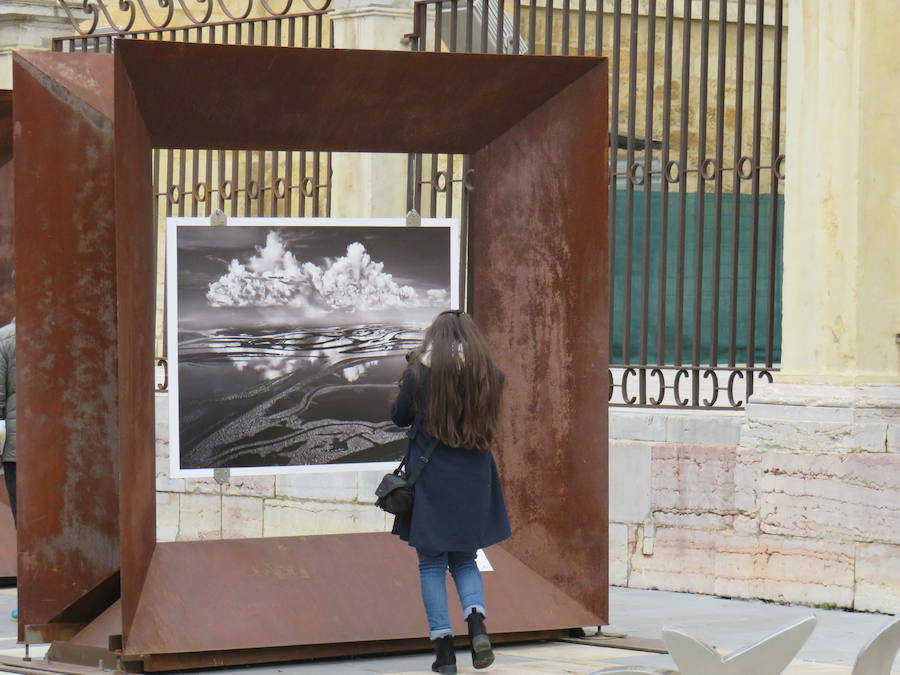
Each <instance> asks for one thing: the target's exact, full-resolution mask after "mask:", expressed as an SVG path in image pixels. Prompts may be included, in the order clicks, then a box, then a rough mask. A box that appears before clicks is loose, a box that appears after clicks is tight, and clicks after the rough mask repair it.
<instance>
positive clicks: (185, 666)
mask: <svg viewBox="0 0 900 675" xmlns="http://www.w3.org/2000/svg"><path fill="white" fill-rule="evenodd" d="M567 635H568V631H552V630H546V631H537V632H534V633H494V632H491V642H493V643H494V644H495V645H497V644H510V643H515V642H533V641H538V640H557V639H560V638H563V637H566V636H567ZM455 642H456V648H457V649H466V648H468V645H469V643H468V638H467V637H458V638H457V639H456V640H455ZM433 648H434V644H433V643H432V642H431V641H430V640H429V639H428V638H424V637H423V638H417V639H411V640H390V641H379V642H356V643H354V644H353V648H352V651H349V650H348V648H347V646H346V645H344V644H331V645H301V646H296V647H271V648H268V649H254V650H231V651H227V652H194V653H191V654H148V655H147V656H146V657H145V658H144V659H143V660H142V661H140V662H134V661H125V662H124V663H125V667H126V668H133V667H135V666H136V665H138V664H139V667H140V668H142V669H143V670H144V671H145V672H155V671H166V670H190V669H195V668H210V667H212V668H222V667H228V666H238V665H243V664H247V663H275V662H279V661H305V660H309V659H329V658H335V657H339V656H347V655H348V653H349V654H351V655H352V656H364V655H366V654H392V653H396V652H413V651H430V650H432V649H433Z"/></svg>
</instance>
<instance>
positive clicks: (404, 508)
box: [375, 438, 438, 516]
mask: <svg viewBox="0 0 900 675" xmlns="http://www.w3.org/2000/svg"><path fill="white" fill-rule="evenodd" d="M437 444H438V441H437V439H436V438H435V439H432V441H431V443H429V444H428V449H427V450H425V454H423V455H422V456H421V457H419V461H418V462H416V465H415V467H413V470H412V471H410V472H409V473H406V472H405V471H404V470H403V466H404V465H405V464H406V457H404V458H403V459H402V460H401V461H400V465H399V466H398V467H397V468H396V469H394V470H393V471H392V472H391V473H386V474H385V475H384V478H382V479H381V483H379V484H378V487H377V488H376V489H375V505H376V506H377V507H378V508H380V509H384V510H385V511H387V512H388V513H393V514H394V515H395V516H404V515H406V514H408V513H409V512H410V511H412V505H413V485H415V483H416V481H417V480H419V476H420V475H421V474H422V469H424V468H425V465H426V464H428V461H429V460H430V459H431V455H432V454H433V453H434V449H435V447H437Z"/></svg>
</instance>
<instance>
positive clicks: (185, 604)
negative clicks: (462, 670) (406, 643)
mask: <svg viewBox="0 0 900 675" xmlns="http://www.w3.org/2000/svg"><path fill="white" fill-rule="evenodd" d="M487 555H488V558H489V559H490V561H491V564H492V566H493V567H494V570H495V571H494V572H485V577H486V582H485V591H486V601H487V603H488V605H489V606H490V607H491V630H492V631H497V632H501V633H506V632H508V633H520V632H534V631H541V630H551V629H556V630H563V631H564V630H565V629H568V628H571V627H573V626H578V625H582V624H583V625H590V624H591V622H592V620H595V617H594V615H593V614H592V612H591V611H590V610H588V609H586V608H585V607H583V606H582V605H581V604H580V603H579V602H577V601H576V600H573V599H572V598H570V597H568V596H566V595H564V594H562V593H559V592H558V591H557V590H556V589H555V588H554V586H553V584H552V583H550V582H548V581H547V580H545V579H543V578H541V577H540V576H539V575H537V574H535V573H534V572H533V571H532V570H530V569H529V568H528V567H527V566H526V565H524V564H523V563H522V562H521V561H519V560H518V559H516V558H515V557H514V556H512V555H510V554H509V553H508V552H507V551H505V550H503V548H502V547H499V546H498V547H493V548H491V549H488V551H487ZM361 560H365V561H366V563H365V569H364V572H363V573H361V568H360V561H361ZM415 570H416V557H415V552H414V551H413V549H412V548H410V547H408V546H406V545H403V544H401V543H399V542H398V540H397V538H396V537H394V536H393V535H391V534H388V533H372V534H343V535H322V536H309V537H285V538H272V539H231V540H219V541H204V542H172V543H160V544H157V546H156V551H155V552H154V555H153V562H152V563H151V565H150V570H149V573H148V575H147V581H146V584H145V586H144V593H143V596H142V598H141V605H140V609H139V611H138V615H137V617H136V619H135V621H134V623H133V624H132V626H131V630H130V632H129V634H128V638H127V640H126V651H125V653H126V656H128V655H134V656H140V655H141V654H154V653H172V652H179V653H180V652H185V653H187V652H214V651H228V650H235V649H259V648H267V647H282V646H291V645H323V644H337V643H360V642H379V641H387V640H411V639H415V638H421V637H422V634H423V632H422V621H423V616H422V607H421V600H420V599H419V597H418V594H417V593H410V592H409V588H410V578H411V577H410V575H413V578H414V575H415ZM522 589H527V592H522ZM450 592H451V593H453V592H454V591H453V588H452V585H451V587H450ZM238 607H240V608H241V610H240V611H239V612H235V608H238ZM210 616H215V617H217V620H216V621H215V622H210V621H209V620H208V618H209V617H210ZM173 617H177V618H178V620H177V621H175V620H173ZM454 621H455V624H454V630H455V632H456V633H457V634H459V635H464V634H465V632H466V626H465V624H464V623H463V622H462V620H461V618H460V617H455V618H454ZM238 627H240V629H239V630H237V628H238Z"/></svg>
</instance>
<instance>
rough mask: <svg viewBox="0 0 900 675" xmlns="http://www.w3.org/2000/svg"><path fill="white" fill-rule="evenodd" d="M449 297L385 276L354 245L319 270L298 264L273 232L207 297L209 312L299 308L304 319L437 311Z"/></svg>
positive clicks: (235, 262)
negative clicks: (412, 309) (411, 309)
mask: <svg viewBox="0 0 900 675" xmlns="http://www.w3.org/2000/svg"><path fill="white" fill-rule="evenodd" d="M448 298H449V293H448V292H447V291H446V289H429V290H428V291H426V292H425V293H424V294H420V293H419V292H418V291H416V289H415V288H413V287H412V286H409V285H405V284H399V283H397V281H395V280H394V278H393V276H392V275H391V274H390V273H388V272H385V271H384V263H383V262H376V261H374V260H372V257H371V256H370V255H369V253H368V252H367V251H366V247H365V246H364V245H363V244H362V243H360V242H358V241H355V242H352V243H350V244H349V245H348V246H347V250H346V253H345V254H344V255H342V256H339V257H337V258H326V259H325V260H324V262H323V263H322V264H321V265H318V264H316V263H313V262H300V261H299V260H298V259H297V258H296V256H295V255H294V254H293V253H292V252H291V251H289V250H287V247H286V246H285V243H284V240H283V239H282V238H281V236H280V235H279V233H278V232H276V231H274V230H271V231H269V233H268V234H267V236H266V243H265V245H264V246H257V247H256V255H252V256H250V258H249V260H248V261H247V262H246V263H243V264H242V263H241V262H239V261H238V260H237V259H232V261H231V262H230V264H229V265H228V271H227V272H226V273H225V274H223V275H222V276H221V277H220V278H219V279H218V280H216V281H213V282H212V283H210V284H209V287H208V290H207V293H206V300H207V303H208V304H209V305H210V306H211V307H286V308H295V309H301V310H303V312H304V314H306V315H307V316H321V315H324V314H328V313H331V312H335V311H342V312H371V311H379V310H385V309H395V308H408V307H431V306H440V305H443V304H446V302H447V299H448Z"/></svg>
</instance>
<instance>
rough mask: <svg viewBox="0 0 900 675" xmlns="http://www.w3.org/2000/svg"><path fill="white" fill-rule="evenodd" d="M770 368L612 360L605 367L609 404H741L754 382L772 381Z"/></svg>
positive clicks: (715, 406)
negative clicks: (607, 372) (608, 365)
mask: <svg viewBox="0 0 900 675" xmlns="http://www.w3.org/2000/svg"><path fill="white" fill-rule="evenodd" d="M774 372H775V370H774V369H772V368H752V367H751V368H746V367H745V368H713V367H710V366H653V365H643V366H642V365H623V364H615V365H612V366H610V369H609V405H610V406H615V407H631V406H646V407H650V408H711V409H720V408H721V409H736V408H742V407H743V406H744V405H746V401H747V399H748V398H749V397H750V395H751V394H752V393H753V390H754V387H755V386H756V385H757V384H759V383H761V382H772V381H773V373H774Z"/></svg>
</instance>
